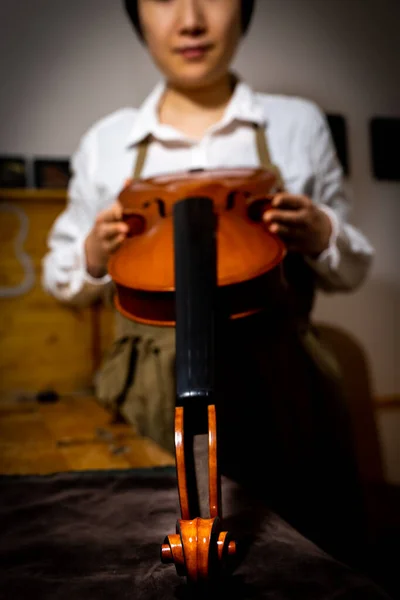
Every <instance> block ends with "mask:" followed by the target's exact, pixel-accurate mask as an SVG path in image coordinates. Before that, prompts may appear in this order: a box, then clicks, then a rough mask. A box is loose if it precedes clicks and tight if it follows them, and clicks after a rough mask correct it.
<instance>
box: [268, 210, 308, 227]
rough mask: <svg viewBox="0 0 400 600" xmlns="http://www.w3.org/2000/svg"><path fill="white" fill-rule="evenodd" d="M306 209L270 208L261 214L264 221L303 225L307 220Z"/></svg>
mask: <svg viewBox="0 0 400 600" xmlns="http://www.w3.org/2000/svg"><path fill="white" fill-rule="evenodd" d="M306 217H307V210H306V209H301V210H296V211H294V210H276V209H270V210H267V211H265V213H264V214H263V220H264V223H267V224H269V223H281V224H283V225H287V226H293V225H294V226H296V227H304V226H305V225H306V222H307V219H306Z"/></svg>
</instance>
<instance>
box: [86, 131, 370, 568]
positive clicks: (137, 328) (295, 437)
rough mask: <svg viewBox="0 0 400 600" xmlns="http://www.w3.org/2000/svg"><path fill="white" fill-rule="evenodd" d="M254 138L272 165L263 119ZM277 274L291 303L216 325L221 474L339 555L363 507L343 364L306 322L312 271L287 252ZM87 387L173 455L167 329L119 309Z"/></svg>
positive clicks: (171, 332) (274, 303) (171, 356)
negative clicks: (112, 338) (112, 334)
mask: <svg viewBox="0 0 400 600" xmlns="http://www.w3.org/2000/svg"><path fill="white" fill-rule="evenodd" d="M255 142H256V145H257V150H258V155H259V160H260V165H262V167H264V168H265V169H269V170H270V169H271V168H272V169H276V167H274V166H273V165H271V161H270V157H269V151H268V146H267V140H266V135H265V130H264V128H262V127H260V126H255ZM148 145H149V139H146V140H144V141H143V142H142V143H141V144H140V146H139V152H138V158H137V161H136V165H135V169H134V178H139V177H140V174H141V171H142V168H143V165H144V162H145V159H146V152H147V148H148ZM276 172H277V175H278V177H280V174H279V171H278V170H277V169H276ZM283 270H284V274H285V278H286V280H287V282H288V285H289V286H290V294H289V297H290V303H288V302H285V301H282V299H281V298H275V299H271V304H270V305H269V306H268V307H266V309H265V310H264V311H263V313H260V314H258V315H254V316H252V317H247V318H245V319H237V320H234V321H231V322H230V323H229V324H227V325H226V326H224V331H223V332H220V334H221V339H222V340H223V343H222V345H221V348H222V352H221V356H219V357H218V362H217V377H218V378H219V383H218V389H219V396H218V411H219V412H218V424H219V433H218V441H219V450H220V461H221V470H222V472H223V473H224V474H226V475H227V476H229V477H232V478H234V479H236V480H237V481H240V482H242V483H243V484H245V485H247V486H249V487H251V488H252V489H254V491H255V492H256V493H259V494H263V497H265V499H266V501H267V502H268V504H269V506H270V507H271V508H272V509H274V510H276V511H277V512H278V513H280V514H281V515H282V516H283V517H284V518H286V519H287V520H288V521H289V522H290V523H291V524H292V525H293V526H295V527H297V528H298V529H299V530H300V531H301V533H303V534H304V535H306V536H308V537H310V538H311V539H313V540H314V541H315V542H316V543H319V544H320V545H321V546H322V547H324V548H325V549H327V550H328V551H331V552H332V553H333V554H335V553H336V554H337V555H340V557H342V555H341V551H342V550H343V547H342V546H344V547H346V549H347V550H348V549H349V548H350V547H351V541H350V537H352V538H354V539H355V540H357V539H358V540H360V539H361V538H360V537H359V527H358V526H357V523H359V522H360V516H361V505H360V489H359V485H358V475H357V468H356V463H355V455H354V450H353V443H352V436H351V427H350V420H349V417H348V414H347V408H346V403H345V400H344V395H343V391H342V389H341V379H340V371H339V367H338V365H337V363H336V361H335V358H334V356H333V355H332V354H331V353H330V351H329V350H328V349H327V348H326V347H325V346H324V345H323V344H322V343H321V342H320V340H319V339H318V336H317V334H316V332H315V330H314V328H313V326H312V323H311V322H310V319H309V315H310V312H311V309H312V305H313V298H314V277H313V273H312V270H311V268H309V267H308V266H307V265H306V263H305V261H304V260H302V257H301V256H300V255H298V254H294V253H288V255H287V256H286V258H285V260H284V263H283ZM96 393H97V398H98V399H99V401H100V402H101V403H102V404H103V405H104V406H106V407H107V408H108V409H109V410H110V411H112V412H114V413H118V414H119V415H121V416H122V417H123V418H124V419H125V420H126V421H128V422H129V423H131V424H132V425H133V426H134V428H135V429H136V431H137V432H138V433H139V434H140V435H143V436H147V437H149V438H151V439H153V440H154V441H156V442H157V443H158V444H160V445H161V446H162V447H164V448H166V449H168V450H169V451H171V452H173V451H174V409H175V397H176V388H175V329H174V328H173V327H157V326H151V325H144V324H141V323H137V322H135V321H130V320H128V319H126V318H125V317H123V316H122V315H121V314H120V313H118V312H117V311H116V336H115V342H114V344H113V345H112V347H111V349H110V351H109V352H108V353H107V354H106V356H105V357H104V360H103V364H102V367H101V369H100V372H99V374H98V377H97V379H96ZM350 529H351V530H352V532H353V535H351V531H350ZM344 535H346V539H345V540H344V539H343V536H344Z"/></svg>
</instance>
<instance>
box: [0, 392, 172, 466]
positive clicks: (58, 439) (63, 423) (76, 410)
mask: <svg viewBox="0 0 400 600" xmlns="http://www.w3.org/2000/svg"><path fill="white" fill-rule="evenodd" d="M174 464H175V461H174V457H173V456H172V455H171V454H169V453H168V452H166V451H164V450H163V449H162V448H160V447H159V446H158V445H157V444H155V443H154V442H152V441H151V440H149V439H145V438H140V437H139V436H137V435H136V434H135V431H134V430H133V428H132V427H131V426H130V425H128V424H113V423H112V421H111V416H110V414H109V413H108V412H107V411H105V410H104V409H103V408H102V407H101V406H100V405H99V404H98V403H97V401H96V400H95V399H93V398H91V397H77V396H75V397H73V396H66V397H64V398H61V399H60V400H59V401H57V402H56V403H54V404H39V403H38V402H37V401H36V400H33V399H32V400H25V401H24V400H19V401H17V400H14V401H9V400H7V401H5V400H0V473H1V474H19V475H27V474H49V473H56V472H65V471H84V470H93V469H94V470H96V469H127V468H149V467H155V466H167V465H171V466H172V465H174Z"/></svg>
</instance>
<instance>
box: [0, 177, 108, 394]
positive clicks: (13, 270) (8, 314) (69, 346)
mask: <svg viewBox="0 0 400 600" xmlns="http://www.w3.org/2000/svg"><path fill="white" fill-rule="evenodd" d="M64 205H65V191H63V190H40V191H35V190H4V189H2V190H0V240H1V246H0V248H1V249H0V288H4V289H6V290H8V289H10V288H15V287H16V286H20V285H21V283H22V282H23V281H24V270H23V267H22V264H21V262H20V260H19V259H18V257H17V255H16V247H15V242H16V239H17V236H18V235H19V234H20V231H21V223H20V218H19V216H18V215H22V216H23V217H24V219H25V220H26V221H27V225H28V231H27V236H26V239H25V240H24V244H23V251H24V252H25V253H26V254H27V255H28V257H29V258H30V259H31V261H32V264H33V270H34V284H33V286H32V287H31V288H30V289H29V290H26V291H23V293H19V294H18V295H16V296H15V297H0V338H1V347H0V395H3V394H4V393H8V392H11V393H13V392H20V393H33V392H38V391H40V390H43V389H48V388H52V389H55V390H56V391H57V392H59V393H61V392H62V393H71V392H78V391H82V390H87V389H89V388H90V385H91V381H92V377H93V373H94V371H95V369H96V368H97V366H98V363H99V359H100V357H101V355H102V353H103V352H104V351H105V349H106V348H108V347H109V344H110V343H111V339H112V335H113V315H112V311H111V310H108V311H107V310H104V309H103V310H102V312H101V314H100V313H99V312H97V313H96V312H95V309H93V308H90V309H85V310H83V309H79V310H78V309H74V308H69V307H66V306H65V305H62V304H61V303H60V302H58V301H57V300H55V299H54V298H52V297H51V296H50V295H49V294H47V293H46V292H45V291H44V290H43V287H42V283H41V275H42V259H43V257H44V255H45V254H46V252H47V237H48V234H49V231H50V228H51V227H52V225H53V223H54V221H55V219H56V217H57V216H58V215H59V214H60V213H61V211H62V210H63V208H64ZM9 206H11V207H12V209H13V210H11V211H10V210H9ZM15 211H18V212H15ZM94 321H96V323H95V322H94ZM97 321H98V322H99V323H100V326H99V323H97Z"/></svg>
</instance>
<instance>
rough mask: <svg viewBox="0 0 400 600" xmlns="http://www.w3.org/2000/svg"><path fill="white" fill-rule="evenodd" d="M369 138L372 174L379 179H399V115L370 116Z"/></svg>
mask: <svg viewBox="0 0 400 600" xmlns="http://www.w3.org/2000/svg"><path fill="white" fill-rule="evenodd" d="M369 138H370V159H371V170H372V176H373V177H374V178H375V179H377V180H379V181H400V160H399V143H400V142H399V140H400V117H382V116H376V117H372V118H371V119H370V121H369Z"/></svg>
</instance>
